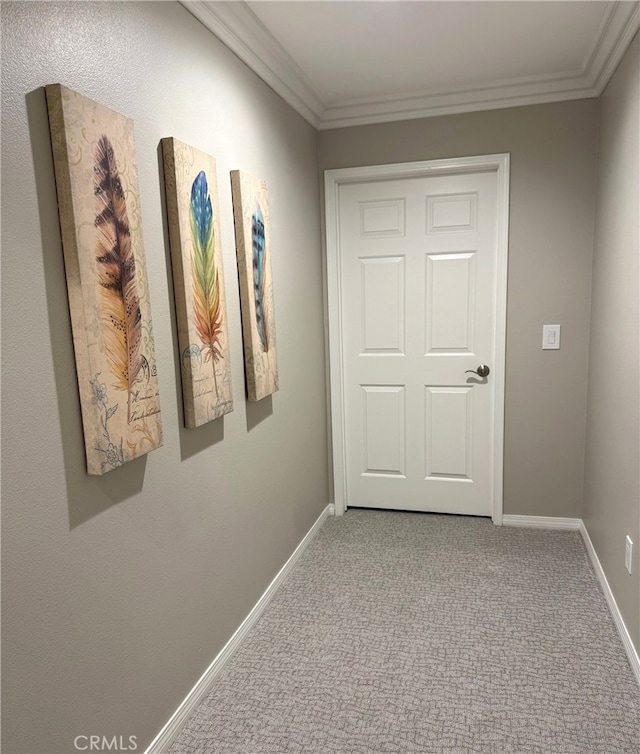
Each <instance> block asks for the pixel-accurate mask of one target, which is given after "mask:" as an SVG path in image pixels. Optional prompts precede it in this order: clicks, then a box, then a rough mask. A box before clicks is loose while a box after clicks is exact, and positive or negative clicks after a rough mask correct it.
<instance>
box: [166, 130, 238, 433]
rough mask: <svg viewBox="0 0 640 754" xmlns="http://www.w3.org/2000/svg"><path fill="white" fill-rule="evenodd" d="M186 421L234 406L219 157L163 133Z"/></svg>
mask: <svg viewBox="0 0 640 754" xmlns="http://www.w3.org/2000/svg"><path fill="white" fill-rule="evenodd" d="M162 154H163V161H164V179H165V189H166V197H167V215H168V220H169V238H170V241H171V261H172V267H173V288H174V294H175V301H176V315H177V322H178V345H179V349H180V365H181V373H182V397H183V404H184V418H185V425H186V426H187V427H199V426H200V425H202V424H205V423H206V422H210V421H212V420H213V419H217V418H218V417H220V416H223V415H224V414H228V413H229V412H230V411H232V410H233V398H232V393H231V366H230V362H229V338H228V330H227V312H226V304H225V291H224V276H223V271H222V247H221V243H220V221H219V211H218V196H217V181H216V162H215V160H214V158H213V157H211V156H209V155H207V154H205V153H204V152H200V151H198V150H197V149H194V147H190V146H189V145H188V144H183V143H182V142H180V141H178V140H177V139H172V138H169V139H163V140H162Z"/></svg>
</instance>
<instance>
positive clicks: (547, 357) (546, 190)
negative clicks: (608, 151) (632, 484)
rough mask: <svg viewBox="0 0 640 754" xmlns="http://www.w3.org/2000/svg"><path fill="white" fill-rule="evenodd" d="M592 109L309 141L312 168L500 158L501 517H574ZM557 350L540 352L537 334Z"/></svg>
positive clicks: (581, 418) (518, 111) (590, 104)
mask: <svg viewBox="0 0 640 754" xmlns="http://www.w3.org/2000/svg"><path fill="white" fill-rule="evenodd" d="M597 125H598V102H597V101H596V100H581V101H579V102H562V103H558V104H551V105H539V106H532V107H522V108H513V109H508V110H494V111H490V112H480V113H468V114H463V115H452V116H446V117H440V118H427V119H420V120H410V121H403V122H398V123H385V124H380V125H373V126H358V127H353V128H343V129H338V130H335V131H321V132H320V134H319V137H318V138H319V145H318V149H319V158H320V168H321V169H322V170H326V169H329V168H342V167H352V166H359V165H374V164H384V163H393V162H407V161H412V160H429V159H437V158H440V157H462V156H466V155H479V154H491V153H496V152H510V153H511V207H510V209H511V216H510V232H509V281H508V285H509V291H508V310H507V374H506V405H505V414H506V417H505V465H504V512H505V513H507V514H520V515H530V516H536V515H537V516H569V517H579V516H581V515H582V484H583V462H584V442H585V416H586V412H585V405H586V390H587V350H588V334H589V289H590V280H591V259H592V250H593V208H594V201H595V179H596V144H597ZM558 322H559V323H561V324H562V348H561V350H559V351H542V350H541V344H542V325H543V324H544V323H558Z"/></svg>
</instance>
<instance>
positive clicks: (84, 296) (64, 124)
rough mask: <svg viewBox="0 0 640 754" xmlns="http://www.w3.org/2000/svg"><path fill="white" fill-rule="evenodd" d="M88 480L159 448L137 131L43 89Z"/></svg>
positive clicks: (85, 102)
mask: <svg viewBox="0 0 640 754" xmlns="http://www.w3.org/2000/svg"><path fill="white" fill-rule="evenodd" d="M46 97H47V108H48V111H49V125H50V130H51V143H52V148H53V159H54V167H55V177H56V189H57V194H58V210H59V215H60V228H61V233H62V245H63V249H64V261H65V270H66V277H67V290H68V294H69V310H70V314H71V326H72V330H73V344H74V350H75V358H76V370H77V375H78V387H79V391H80V404H81V409H82V423H83V428H84V441H85V450H86V456H87V471H88V472H89V474H104V473H106V472H108V471H111V470H112V469H115V468H117V467H118V466H122V465H123V464H124V463H126V462H127V461H131V460H133V459H134V458H138V457H139V456H141V455H144V454H145V453H148V452H149V451H151V450H154V449H155V448H158V447H159V446H160V445H162V423H161V416H160V398H159V394H158V377H157V371H156V359H155V351H154V343H153V328H152V324H151V309H150V305H149V286H148V281H147V269H146V262H145V254H144V247H143V241H142V219H141V214H140V195H139V190H138V175H137V166H136V156H135V148H134V137H133V122H132V121H131V120H130V119H129V118H126V117H125V116H123V115H120V114H119V113H116V112H114V111H113V110H109V109H108V108H107V107H104V106H103V105H100V104H98V103H97V102H94V101H92V100H90V99H88V98H87V97H84V96H83V95H81V94H78V92H74V91H72V90H71V89H67V88H66V87H64V86H61V85H60V84H51V85H49V86H47V87H46Z"/></svg>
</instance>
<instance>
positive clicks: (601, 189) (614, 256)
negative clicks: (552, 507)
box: [584, 37, 640, 651]
mask: <svg viewBox="0 0 640 754" xmlns="http://www.w3.org/2000/svg"><path fill="white" fill-rule="evenodd" d="M639 93H640V39H639V38H638V37H636V39H635V41H634V42H633V44H632V46H631V47H630V48H629V50H628V51H627V53H626V55H625V57H624V59H623V61H622V63H621V64H620V66H619V67H618V70H617V71H616V73H615V74H614V77H613V78H612V79H611V81H610V82H609V85H608V86H607V88H606V89H605V91H604V93H603V96H602V101H601V106H602V114H601V127H600V152H599V168H598V199H597V210H596V234H595V249H594V261H593V291H592V302H591V346H590V353H589V356H590V358H589V393H588V413H587V453H586V464H585V507H584V520H585V524H586V526H587V530H588V531H589V535H590V537H591V540H592V542H593V544H594V547H595V548H596V550H597V552H598V556H599V558H600V562H601V563H602V567H603V568H604V570H605V573H606V575H607V580H608V581H609V585H610V586H611V588H612V590H613V592H614V595H615V598H616V601H617V603H618V607H619V608H620V611H621V612H622V616H623V618H624V621H625V623H626V625H627V628H628V629H629V633H630V634H631V638H632V639H633V641H634V643H635V646H636V648H637V649H638V651H640V478H639V475H640V463H639V462H640V393H639V388H640V363H639V358H638V351H639V344H640V340H639V339H640V328H639V319H640V310H639V308H638V298H639V295H640V280H639V273H640V264H639V257H640V238H639V227H638V225H639V222H640V213H639V207H640V191H639V185H638V184H639V179H640V161H639V158H640V133H639V132H640V112H639V109H638V99H639ZM627 534H628V535H630V536H631V539H632V540H633V542H634V557H633V569H632V574H631V575H629V574H628V573H627V571H626V569H625V567H624V543H625V536H626V535H627Z"/></svg>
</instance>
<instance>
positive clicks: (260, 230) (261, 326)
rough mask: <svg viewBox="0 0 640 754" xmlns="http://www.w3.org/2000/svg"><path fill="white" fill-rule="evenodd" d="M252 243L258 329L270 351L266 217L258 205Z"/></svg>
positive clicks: (252, 225)
mask: <svg viewBox="0 0 640 754" xmlns="http://www.w3.org/2000/svg"><path fill="white" fill-rule="evenodd" d="M251 242H252V250H253V298H254V301H255V306H256V327H257V328H258V335H259V337H260V342H261V343H262V348H263V349H264V350H265V351H267V350H268V349H269V345H268V340H267V332H268V324H267V321H266V318H265V316H264V307H263V300H264V281H265V274H264V257H265V240H264V217H263V215H262V211H261V209H260V205H259V204H256V211H255V212H254V213H253V216H252V218H251Z"/></svg>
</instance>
